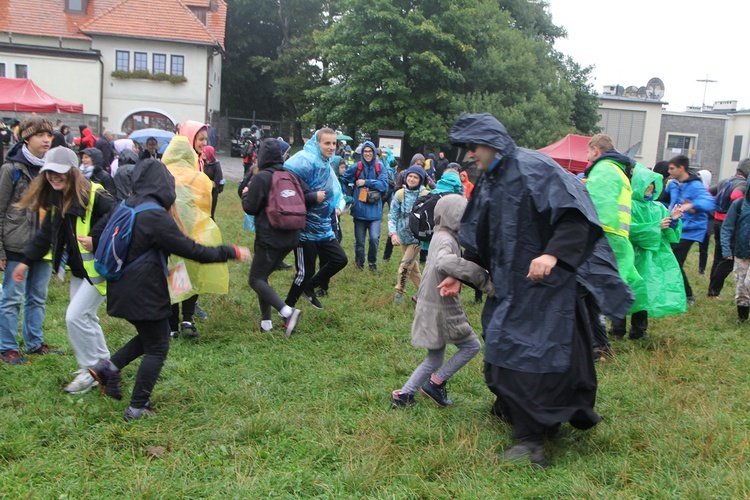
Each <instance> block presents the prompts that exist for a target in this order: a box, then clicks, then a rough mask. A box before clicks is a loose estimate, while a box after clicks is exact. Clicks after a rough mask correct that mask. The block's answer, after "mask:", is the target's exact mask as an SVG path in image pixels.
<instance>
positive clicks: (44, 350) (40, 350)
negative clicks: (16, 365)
mask: <svg viewBox="0 0 750 500" xmlns="http://www.w3.org/2000/svg"><path fill="white" fill-rule="evenodd" d="M26 353H27V354H37V355H39V356H43V355H45V354H59V355H61V356H64V355H65V352H64V351H61V350H60V349H55V348H54V347H50V346H48V345H47V344H42V345H40V346H39V347H37V348H36V349H34V350H33V351H26Z"/></svg>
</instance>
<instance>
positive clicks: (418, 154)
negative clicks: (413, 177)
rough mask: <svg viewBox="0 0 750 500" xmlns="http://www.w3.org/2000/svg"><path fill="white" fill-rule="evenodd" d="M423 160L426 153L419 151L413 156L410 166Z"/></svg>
mask: <svg viewBox="0 0 750 500" xmlns="http://www.w3.org/2000/svg"><path fill="white" fill-rule="evenodd" d="M420 160H421V161H422V162H423V163H424V155H423V154H422V153H417V154H415V155H414V156H412V157H411V161H410V162H409V166H411V165H414V164H415V163H417V162H418V161H420Z"/></svg>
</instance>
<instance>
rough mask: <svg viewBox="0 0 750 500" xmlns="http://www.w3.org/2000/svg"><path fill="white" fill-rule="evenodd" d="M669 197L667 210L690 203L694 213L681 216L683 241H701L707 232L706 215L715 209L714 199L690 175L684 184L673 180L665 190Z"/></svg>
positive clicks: (692, 174) (695, 178)
mask: <svg viewBox="0 0 750 500" xmlns="http://www.w3.org/2000/svg"><path fill="white" fill-rule="evenodd" d="M665 191H666V192H667V194H668V195H669V200H670V201H669V210H670V212H671V211H672V208H673V207H674V206H675V205H676V204H678V203H680V204H682V203H686V202H688V201H689V202H690V203H692V204H693V210H694V211H686V212H685V213H684V214H683V216H682V238H681V239H683V240H691V241H703V239H704V238H705V237H706V231H707V230H708V213H709V212H711V211H713V210H714V208H715V203H714V198H713V196H711V193H709V192H708V190H707V189H706V188H705V187H704V186H703V182H702V181H701V179H700V177H698V176H697V175H696V174H694V173H692V172H691V173H690V177H688V178H687V179H686V180H685V181H684V182H680V181H678V180H676V179H675V180H673V181H672V182H670V183H669V184H667V188H666V190H665Z"/></svg>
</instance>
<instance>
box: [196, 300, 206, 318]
mask: <svg viewBox="0 0 750 500" xmlns="http://www.w3.org/2000/svg"><path fill="white" fill-rule="evenodd" d="M195 317H196V318H198V319H208V314H206V311H204V310H203V309H201V306H199V305H198V304H195Z"/></svg>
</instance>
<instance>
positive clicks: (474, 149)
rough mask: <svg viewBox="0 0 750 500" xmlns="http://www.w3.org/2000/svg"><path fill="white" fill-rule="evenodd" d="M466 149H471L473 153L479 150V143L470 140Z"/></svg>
mask: <svg viewBox="0 0 750 500" xmlns="http://www.w3.org/2000/svg"><path fill="white" fill-rule="evenodd" d="M466 149H468V150H469V151H471V152H472V153H473V152H474V151H476V150H477V144H474V143H473V142H470V143H469V144H467V145H466Z"/></svg>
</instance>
